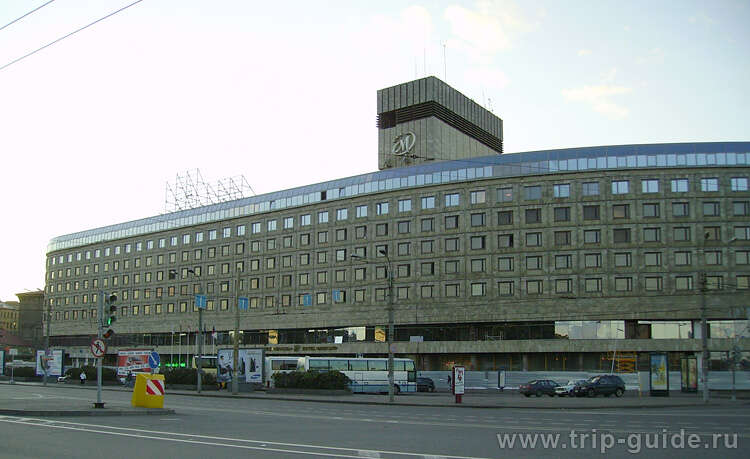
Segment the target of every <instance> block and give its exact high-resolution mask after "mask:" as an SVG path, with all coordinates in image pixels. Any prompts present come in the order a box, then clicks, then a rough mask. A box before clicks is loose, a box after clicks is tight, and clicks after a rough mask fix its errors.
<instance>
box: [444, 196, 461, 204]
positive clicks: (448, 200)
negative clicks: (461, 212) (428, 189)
mask: <svg viewBox="0 0 750 459" xmlns="http://www.w3.org/2000/svg"><path fill="white" fill-rule="evenodd" d="M459 196H460V195H459V194H458V193H448V194H446V195H445V207H455V206H457V205H459V203H460V201H461V199H460V197H459Z"/></svg>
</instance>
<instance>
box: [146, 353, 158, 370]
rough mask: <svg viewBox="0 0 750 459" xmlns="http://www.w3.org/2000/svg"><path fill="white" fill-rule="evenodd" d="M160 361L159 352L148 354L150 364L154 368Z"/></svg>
mask: <svg viewBox="0 0 750 459" xmlns="http://www.w3.org/2000/svg"><path fill="white" fill-rule="evenodd" d="M160 361H161V359H160V358H159V353H158V352H156V351H153V352H152V353H151V355H149V356H148V366H149V367H151V369H152V370H153V369H156V368H158V367H159V362H160Z"/></svg>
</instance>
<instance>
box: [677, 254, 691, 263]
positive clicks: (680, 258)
mask: <svg viewBox="0 0 750 459" xmlns="http://www.w3.org/2000/svg"><path fill="white" fill-rule="evenodd" d="M674 264H675V266H689V265H690V264H691V261H690V252H675V253H674Z"/></svg>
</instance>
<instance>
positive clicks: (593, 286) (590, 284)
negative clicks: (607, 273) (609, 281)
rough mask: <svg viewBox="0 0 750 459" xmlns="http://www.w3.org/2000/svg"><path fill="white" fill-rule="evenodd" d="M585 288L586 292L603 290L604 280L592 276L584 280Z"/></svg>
mask: <svg viewBox="0 0 750 459" xmlns="http://www.w3.org/2000/svg"><path fill="white" fill-rule="evenodd" d="M583 285H584V287H583V288H584V290H586V293H596V292H601V291H602V280H601V279H600V278H591V279H586V280H584V283H583Z"/></svg>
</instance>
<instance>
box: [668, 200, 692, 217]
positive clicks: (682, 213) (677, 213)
mask: <svg viewBox="0 0 750 459" xmlns="http://www.w3.org/2000/svg"><path fill="white" fill-rule="evenodd" d="M672 216H674V217H688V216H690V206H689V204H688V203H687V202H673V203H672Z"/></svg>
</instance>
